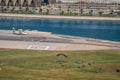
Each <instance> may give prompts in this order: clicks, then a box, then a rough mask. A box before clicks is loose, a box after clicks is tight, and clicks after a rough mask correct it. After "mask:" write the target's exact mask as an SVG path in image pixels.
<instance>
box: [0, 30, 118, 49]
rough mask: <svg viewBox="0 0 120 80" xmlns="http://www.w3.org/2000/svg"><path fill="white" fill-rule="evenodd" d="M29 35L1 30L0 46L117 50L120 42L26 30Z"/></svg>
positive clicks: (12, 47) (13, 47)
mask: <svg viewBox="0 0 120 80" xmlns="http://www.w3.org/2000/svg"><path fill="white" fill-rule="evenodd" d="M25 32H27V33H28V34H27V35H16V34H13V33H12V31H11V30H0V33H1V34H0V48H11V49H29V50H55V51H70V50H116V49H118V50H119V49H120V42H113V41H104V40H97V39H89V38H81V37H74V36H65V35H56V34H51V33H48V32H38V31H25Z"/></svg>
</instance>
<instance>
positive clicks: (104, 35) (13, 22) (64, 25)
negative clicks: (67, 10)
mask: <svg viewBox="0 0 120 80" xmlns="http://www.w3.org/2000/svg"><path fill="white" fill-rule="evenodd" d="M12 27H15V29H19V28H22V29H24V30H38V31H45V32H52V33H53V34H63V35H71V36H80V37H87V38H95V39H103V40H111V41H118V42H120V21H94V20H93V21H92V20H56V19H48V20H47V19H26V18H0V29H1V30H11V29H12Z"/></svg>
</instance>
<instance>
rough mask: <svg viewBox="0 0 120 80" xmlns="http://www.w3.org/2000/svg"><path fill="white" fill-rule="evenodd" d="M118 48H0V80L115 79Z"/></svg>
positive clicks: (119, 61)
mask: <svg viewBox="0 0 120 80" xmlns="http://www.w3.org/2000/svg"><path fill="white" fill-rule="evenodd" d="M119 69H120V50H106V51H34V50H11V49H0V79H1V80H80V79H82V80H119V79H120V72H119Z"/></svg>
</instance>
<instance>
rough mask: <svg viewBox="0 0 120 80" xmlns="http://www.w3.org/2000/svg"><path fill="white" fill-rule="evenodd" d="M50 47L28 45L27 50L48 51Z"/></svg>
mask: <svg viewBox="0 0 120 80" xmlns="http://www.w3.org/2000/svg"><path fill="white" fill-rule="evenodd" d="M49 48H50V46H44V45H42V46H41V45H29V46H28V47H27V49H33V50H49Z"/></svg>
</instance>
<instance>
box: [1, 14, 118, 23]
mask: <svg viewBox="0 0 120 80" xmlns="http://www.w3.org/2000/svg"><path fill="white" fill-rule="evenodd" d="M0 17H10V18H13V17H14V18H35V19H65V20H100V21H102V20H106V21H120V18H116V17H88V16H84V17H83V16H80V17H78V16H55V15H37V14H11V13H0Z"/></svg>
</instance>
